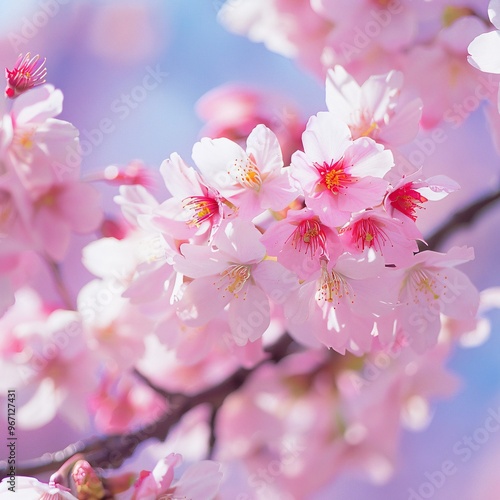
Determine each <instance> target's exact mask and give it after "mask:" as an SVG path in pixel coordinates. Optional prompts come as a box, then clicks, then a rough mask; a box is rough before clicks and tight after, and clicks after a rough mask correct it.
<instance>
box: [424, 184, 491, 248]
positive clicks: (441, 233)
mask: <svg viewBox="0 0 500 500" xmlns="http://www.w3.org/2000/svg"><path fill="white" fill-rule="evenodd" d="M498 200H500V190H498V191H495V192H493V193H491V194H489V195H487V196H485V197H484V198H480V199H479V200H477V201H475V202H474V203H471V204H470V205H469V206H467V207H465V208H464V209H463V210H460V211H459V212H456V213H455V214H454V215H453V216H452V217H451V218H450V219H449V220H448V221H447V222H445V223H444V224H443V225H442V226H441V227H440V228H439V229H438V230H437V231H436V232H435V233H434V234H433V235H431V237H430V238H427V245H428V248H430V249H431V250H437V249H438V248H439V246H440V245H441V244H442V243H443V242H444V241H445V240H446V238H448V237H449V236H451V235H452V234H453V233H454V232H455V231H457V230H458V229H460V228H461V227H463V226H469V225H471V224H472V223H473V222H474V221H475V220H476V219H477V218H478V217H479V216H480V215H481V213H483V212H484V210H486V209H487V208H488V207H490V206H491V205H493V204H494V203H495V202H496V201H498ZM425 248H427V247H426V246H425V245H422V246H421V248H420V249H421V250H423V249H425Z"/></svg>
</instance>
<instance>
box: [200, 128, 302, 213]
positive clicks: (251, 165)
mask: <svg viewBox="0 0 500 500" xmlns="http://www.w3.org/2000/svg"><path fill="white" fill-rule="evenodd" d="M193 160H194V161H195V163H196V165H197V166H198V168H199V169H200V171H201V172H202V174H203V175H204V177H205V178H206V179H207V180H208V181H209V182H211V183H212V185H213V186H214V187H215V188H217V189H218V191H219V192H220V193H221V195H223V196H225V197H231V199H232V200H234V203H235V204H236V206H238V207H239V212H240V215H241V216H245V217H253V216H255V215H257V214H258V213H260V212H262V210H265V209H271V210H274V211H279V210H282V209H283V208H285V207H286V206H287V205H288V204H289V203H290V202H292V201H293V200H294V198H295V197H296V196H297V193H296V191H295V190H294V189H293V188H292V186H291V185H290V180H289V176H288V170H286V169H285V168H284V166H283V157H282V153H281V149H280V145H279V143H278V140H277V138H276V135H275V134H274V133H273V132H272V131H271V130H269V129H268V128H267V127H266V126H264V125H258V126H257V127H255V128H254V129H253V130H252V132H251V133H250V135H249V136H248V139H247V148H246V151H244V150H243V149H242V148H241V146H239V145H238V144H236V143H235V142H232V141H230V140H229V139H226V138H221V139H208V138H203V139H202V140H201V141H200V142H198V143H197V144H195V145H194V147H193Z"/></svg>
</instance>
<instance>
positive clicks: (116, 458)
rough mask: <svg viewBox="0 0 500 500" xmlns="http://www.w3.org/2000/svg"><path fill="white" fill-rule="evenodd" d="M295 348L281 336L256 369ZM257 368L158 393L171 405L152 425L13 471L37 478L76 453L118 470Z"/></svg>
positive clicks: (4, 467) (218, 401)
mask: <svg viewBox="0 0 500 500" xmlns="http://www.w3.org/2000/svg"><path fill="white" fill-rule="evenodd" d="M294 345H295V347H298V345H297V344H295V342H294V341H293V340H292V338H291V337H290V336H289V335H287V334H285V335H283V336H282V337H281V338H280V340H278V341H277V342H276V343H275V344H274V345H272V346H271V347H270V349H269V350H268V353H269V358H268V359H267V360H264V361H263V362H261V363H259V364H258V365H257V366H260V365H261V364H262V363H265V362H268V361H273V362H278V361H279V360H281V359H283V358H284V357H286V356H287V355H288V354H289V352H290V349H291V348H292V346H294ZM257 366H256V367H254V368H252V369H245V368H240V369H238V370H236V371H235V372H234V373H233V374H232V375H231V376H230V377H228V378H227V379H226V380H224V381H223V382H221V383H219V384H217V385H215V386H214V387H211V388H210V389H207V390H205V391H202V392H200V393H198V394H196V395H194V396H187V395H184V394H168V393H165V391H163V390H161V391H162V393H163V394H164V395H167V396H168V399H169V403H170V405H169V409H168V410H167V412H165V413H164V414H163V415H162V416H161V417H160V418H159V419H158V420H156V421H155V422H152V423H151V424H149V425H146V426H145V427H143V428H141V429H139V430H137V431H134V432H130V433H127V434H124V435H121V434H118V435H111V436H104V437H99V438H95V437H94V438H89V439H86V440H82V441H78V442H77V443H74V444H71V445H69V446H67V447H66V448H65V449H64V450H60V451H57V452H55V453H45V454H44V455H43V456H42V457H40V458H36V459H33V460H28V461H26V462H24V463H21V464H19V465H18V466H17V467H16V474H17V475H22V476H36V475H37V474H41V473H43V472H53V471H56V470H57V469H58V468H59V467H61V465H63V464H64V462H66V460H68V459H69V458H71V457H72V456H73V455H74V454H76V453H82V454H84V455H85V460H87V461H88V462H89V463H90V464H91V465H92V466H93V467H99V468H104V469H106V468H117V467H120V466H121V464H122V463H123V461H124V460H125V459H126V458H128V457H130V456H131V455H132V454H133V453H134V451H135V449H136V448H137V446H138V445H139V444H140V443H142V442H143V441H146V440H147V439H151V438H155V439H158V440H160V441H164V440H165V439H166V437H167V435H168V432H169V430H170V428H171V427H172V426H173V425H175V424H176V423H178V422H179V420H180V419H181V417H182V416H183V415H185V414H186V413H187V412H188V411H189V410H191V409H193V408H195V407H196V406H198V405H200V404H203V403H208V404H210V405H211V406H212V408H213V409H214V411H216V410H217V409H218V408H220V406H221V405H222V403H223V402H224V399H225V398H226V397H227V396H228V395H229V394H231V393H233V392H234V391H236V390H238V389H239V388H240V387H241V386H242V385H243V384H244V382H245V380H246V379H247V378H248V376H249V375H250V374H251V373H253V371H254V370H255V369H256V368H257ZM139 376H140V377H141V378H142V379H143V380H147V379H145V377H143V376H141V375H140V374H139ZM153 387H154V386H153ZM7 474H8V464H7V463H6V462H5V461H2V462H0V478H4V477H6V476H7Z"/></svg>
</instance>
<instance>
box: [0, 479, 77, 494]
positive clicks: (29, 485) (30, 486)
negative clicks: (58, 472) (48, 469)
mask: <svg viewBox="0 0 500 500" xmlns="http://www.w3.org/2000/svg"><path fill="white" fill-rule="evenodd" d="M19 492H22V493H21V494H22V496H23V498H25V499H26V500H40V499H41V498H43V499H47V500H78V499H77V497H75V496H73V495H72V494H71V492H70V491H69V490H68V489H67V488H65V487H62V486H59V485H55V484H45V483H41V482H40V481H38V479H35V478H34V477H25V476H17V477H16V486H15V492H13V491H12V490H11V491H9V479H8V478H6V479H3V480H2V482H1V483H0V495H1V496H2V499H3V498H5V499H10V498H19Z"/></svg>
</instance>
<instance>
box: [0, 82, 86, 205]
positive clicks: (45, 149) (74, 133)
mask: <svg viewBox="0 0 500 500" xmlns="http://www.w3.org/2000/svg"><path fill="white" fill-rule="evenodd" d="M62 102H63V95H62V92H61V91H60V90H55V89H54V87H53V86H52V85H43V86H42V87H39V88H36V89H34V90H33V91H32V92H29V93H27V94H24V95H22V96H20V97H19V98H18V99H16V100H15V102H14V105H13V107H12V111H11V112H10V114H9V115H4V117H3V123H2V124H1V126H0V136H3V137H2V143H4V144H5V146H4V147H5V150H4V152H3V156H4V160H5V162H6V166H7V168H8V169H10V170H11V171H13V172H15V173H16V175H17V176H18V177H19V179H20V180H21V182H22V185H23V186H24V187H25V188H26V189H30V190H35V192H34V193H33V195H34V196H37V195H38V194H39V193H38V192H36V191H37V190H38V189H47V188H49V187H50V186H52V185H53V184H54V183H61V182H63V181H64V182H66V181H70V180H76V179H78V176H79V167H80V154H79V152H78V130H77V129H76V128H75V127H74V126H73V125H71V124H70V123H68V122H65V121H62V120H57V119H54V117H55V116H57V115H58V114H60V113H61V111H62Z"/></svg>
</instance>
